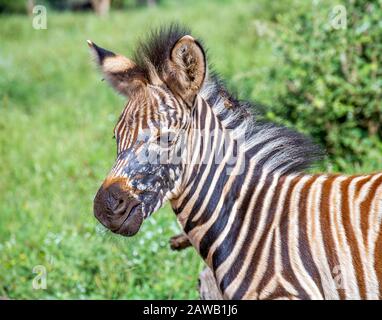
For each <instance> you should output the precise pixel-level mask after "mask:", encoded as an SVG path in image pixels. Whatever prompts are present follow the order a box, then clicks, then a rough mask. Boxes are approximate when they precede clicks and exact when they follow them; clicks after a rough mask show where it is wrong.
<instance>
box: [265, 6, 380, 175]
mask: <svg viewBox="0 0 382 320" xmlns="http://www.w3.org/2000/svg"><path fill="white" fill-rule="evenodd" d="M381 7H382V1H381V0H379V1H365V0H353V1H349V2H347V4H346V6H345V8H346V11H347V25H345V28H344V29H342V28H339V29H338V28H336V25H334V23H335V22H336V21H335V19H339V18H340V17H339V16H336V17H333V16H331V15H330V13H331V11H333V6H327V5H325V3H323V2H322V1H316V2H315V4H313V5H312V7H311V9H310V10H304V11H298V10H297V11H296V13H293V12H291V13H290V14H288V15H283V16H280V17H279V22H280V23H281V24H283V25H288V26H289V27H290V28H289V29H288V30H287V31H285V30H283V32H280V33H278V34H277V37H275V41H276V42H277V44H278V48H279V50H280V53H281V56H282V59H283V63H282V66H281V67H280V66H278V67H277V68H274V69H273V70H272V72H273V75H274V78H275V81H279V82H280V83H283V84H285V88H284V90H283V91H281V92H279V93H278V95H277V96H276V99H275V104H274V105H273V109H272V110H270V111H269V113H268V117H270V118H272V119H276V120H279V121H284V122H285V120H287V121H288V122H289V123H290V124H292V125H293V126H295V127H297V128H298V129H300V130H303V131H304V132H307V133H309V134H311V135H313V136H314V137H315V138H316V140H317V141H318V142H320V143H321V144H322V145H324V146H325V147H326V149H327V151H328V153H329V155H330V157H331V160H332V161H333V162H334V164H335V165H336V168H337V169H340V170H344V169H346V167H347V164H348V163H351V162H353V163H358V164H359V165H363V164H365V163H367V162H369V163H370V162H371V163H373V164H374V166H375V167H376V168H377V167H378V165H379V166H380V165H381V163H382V162H381V153H382V142H381V137H382V22H381V21H382V10H381ZM333 25H334V27H333Z"/></svg>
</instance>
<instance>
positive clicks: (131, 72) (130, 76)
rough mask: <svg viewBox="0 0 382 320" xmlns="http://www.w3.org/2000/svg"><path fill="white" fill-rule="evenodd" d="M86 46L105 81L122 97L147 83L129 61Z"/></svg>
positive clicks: (111, 53)
mask: <svg viewBox="0 0 382 320" xmlns="http://www.w3.org/2000/svg"><path fill="white" fill-rule="evenodd" d="M87 42H88V45H89V47H90V49H91V51H92V54H93V56H94V58H95V60H96V63H97V64H98V66H99V67H100V69H101V72H102V74H103V75H104V77H105V79H106V80H108V82H109V83H110V84H111V86H112V87H113V88H114V89H115V90H117V91H118V92H119V93H121V94H122V95H125V96H128V97H130V96H131V95H133V94H134V92H136V91H137V90H138V89H139V88H140V87H142V86H143V85H145V84H146V83H147V81H146V79H145V76H144V73H143V72H142V71H141V70H140V69H139V68H138V66H137V65H136V64H135V63H134V62H133V61H131V60H130V59H128V58H126V57H124V56H122V55H119V54H115V53H114V52H111V51H109V50H106V49H103V48H101V47H99V46H97V45H96V44H95V43H94V42H92V41H90V40H88V41H87Z"/></svg>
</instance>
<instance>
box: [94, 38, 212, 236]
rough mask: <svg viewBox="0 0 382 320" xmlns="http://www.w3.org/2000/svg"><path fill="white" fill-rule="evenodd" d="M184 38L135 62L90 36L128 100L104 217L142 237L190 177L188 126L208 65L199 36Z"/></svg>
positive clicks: (101, 207) (144, 50) (101, 196)
mask: <svg viewBox="0 0 382 320" xmlns="http://www.w3.org/2000/svg"><path fill="white" fill-rule="evenodd" d="M159 33H160V32H159ZM176 35H177V33H176V32H173V37H172V39H167V42H166V43H163V44H159V46H163V48H162V50H159V51H158V52H155V50H151V49H150V48H149V47H148V46H147V44H146V45H142V46H141V47H140V48H139V49H138V50H137V53H136V56H135V58H134V60H135V62H133V61H132V60H130V59H128V58H126V57H124V56H122V55H118V54H115V53H113V52H111V51H108V50H105V49H102V48H100V47H98V46H97V45H95V44H94V43H93V42H91V41H88V44H89V46H90V48H91V50H92V53H93V55H94V56H95V60H96V62H97V63H98V65H99V67H100V69H101V72H102V73H103V76H104V78H105V79H106V80H108V82H109V83H110V84H111V86H112V87H114V89H116V91H118V92H119V93H120V94H122V95H124V96H126V97H127V98H128V102H127V105H126V107H125V108H124V110H123V112H122V114H121V116H120V118H119V120H118V122H117V124H116V126H115V128H114V136H115V139H116V142H117V158H116V161H115V163H114V165H113V167H112V169H111V171H110V173H109V174H108V176H107V177H106V179H105V181H104V182H103V184H102V185H101V187H100V188H99V190H98V192H97V194H96V196H95V199H94V214H95V216H96V218H97V219H98V220H99V221H100V222H101V223H102V224H103V225H104V226H106V227H107V228H108V229H110V230H111V231H113V232H115V233H118V234H121V235H124V236H132V235H134V234H136V233H137V232H138V230H139V228H140V226H141V224H142V222H143V220H144V219H145V218H147V217H148V216H150V215H151V214H152V213H153V212H154V211H156V210H158V209H159V208H160V207H161V206H162V204H163V203H164V202H165V201H166V200H169V199H172V198H173V197H175V196H176V195H177V193H178V190H179V187H180V185H181V182H182V172H183V169H184V158H185V156H186V154H187V150H185V146H186V140H187V131H188V130H189V128H190V123H191V114H192V110H193V105H194V103H195V100H196V97H197V94H198V92H199V90H200V88H201V87H202V85H203V82H204V78H205V74H206V63H205V55H204V52H203V49H202V47H201V46H200V45H199V43H198V42H197V41H196V40H195V39H194V38H193V37H191V36H190V35H184V33H183V34H178V36H176ZM158 38H159V40H158ZM156 39H157V41H160V34H159V35H157V37H156ZM155 46H156V47H158V43H156V44H155ZM153 51H154V52H153Z"/></svg>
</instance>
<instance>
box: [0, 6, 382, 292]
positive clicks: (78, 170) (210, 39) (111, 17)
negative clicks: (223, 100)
mask: <svg viewBox="0 0 382 320" xmlns="http://www.w3.org/2000/svg"><path fill="white" fill-rule="evenodd" d="M78 2H81V3H85V2H86V1H78ZM78 2H77V3H78ZM25 3H26V1H4V0H0V297H3V298H10V299H16V298H22V299H31V298H37V299H45V298H48V299H63V298H68V299H84V298H91V299H100V298H106V299H160V298H162V299H167V298H177V299H187V298H197V296H198V295H197V290H196V289H197V277H198V273H199V271H200V270H201V268H202V267H203V264H202V262H201V259H200V258H199V257H198V255H197V254H196V253H195V252H194V251H193V250H192V249H189V250H185V251H183V252H171V251H170V249H169V246H168V239H169V237H170V236H172V235H174V234H175V233H177V232H179V231H180V230H179V228H178V226H177V223H176V221H175V216H174V215H173V214H172V212H171V209H170V208H169V207H168V206H167V207H165V208H164V209H161V210H160V211H159V212H157V213H155V214H154V215H153V216H152V218H151V219H149V220H148V221H146V222H145V223H144V225H143V227H142V229H141V231H140V232H139V234H138V235H137V236H135V237H134V238H122V237H118V236H114V235H111V234H110V233H109V232H105V231H104V230H103V229H102V228H100V227H99V226H98V225H97V222H96V220H95V219H94V218H93V214H92V200H93V197H94V195H95V192H96V191H97V189H98V187H99V186H100V184H101V183H102V181H103V179H104V178H105V176H106V174H107V173H108V171H109V169H110V168H111V166H112V164H113V161H114V157H115V141H114V140H112V136H113V133H112V130H113V127H114V124H115V122H116V121H117V118H118V116H119V114H120V112H121V111H122V109H123V106H124V99H123V98H121V97H119V96H118V95H117V94H115V93H114V92H113V91H112V89H111V88H109V87H108V86H107V85H106V83H104V82H102V81H101V75H100V74H98V73H97V71H96V69H95V67H94V65H93V64H92V62H91V59H90V55H89V52H88V48H87V45H86V39H91V40H93V41H94V42H96V43H97V44H99V45H101V46H103V47H105V48H108V49H111V50H113V51H116V52H120V53H124V54H126V55H128V54H129V53H130V52H131V51H132V49H133V48H134V43H135V42H136V41H137V40H138V39H139V38H140V37H144V36H145V35H146V34H147V32H148V30H150V29H151V28H153V27H156V26H159V25H162V24H165V23H168V22H172V21H178V22H180V23H183V24H186V25H188V26H190V27H191V28H192V30H193V31H194V35H195V36H197V37H201V38H202V39H203V40H204V42H205V44H206V46H207V48H208V53H209V61H210V62H212V64H213V67H214V68H215V69H216V70H217V71H218V72H219V73H220V74H221V75H222V76H223V78H224V79H226V82H227V85H228V87H229V88H230V89H231V90H233V91H234V92H237V94H238V95H239V97H240V98H241V99H250V100H253V101H256V102H257V103H258V105H259V107H258V109H259V112H260V117H264V118H267V119H270V120H272V121H276V122H281V123H284V124H286V125H288V126H291V127H296V128H297V129H298V130H300V131H303V132H305V133H307V134H310V135H312V136H313V138H314V139H315V140H316V141H317V143H319V144H321V145H322V146H323V147H324V148H325V149H326V150H327V151H328V157H327V159H326V160H325V161H324V162H323V163H321V164H320V166H319V168H318V169H319V170H326V171H331V172H333V171H342V172H346V173H354V172H368V171H376V170H381V169H382V161H381V159H382V142H381V141H382V138H381V137H382V132H381V131H382V129H381V124H382V106H381V101H382V96H381V94H382V66H381V61H382V58H381V53H382V47H381V46H382V31H381V30H382V22H381V21H382V1H381V0H378V1H360V0H354V1H351V0H349V1H343V2H342V3H341V2H338V3H337V4H342V5H344V7H345V9H346V14H347V15H346V16H347V23H346V26H345V28H342V27H340V28H338V26H337V27H336V25H333V23H334V22H335V21H336V19H339V18H341V17H340V16H338V12H337V11H336V8H334V5H333V4H332V3H331V1H329V0H315V1H307V0H283V1H269V0H253V1H249V0H235V1H234V0H232V1H228V0H224V1H218V0H211V1H202V0H184V1H175V0H172V1H171V0H162V1H122V0H120V1H112V6H111V10H110V12H109V13H108V14H105V15H103V16H100V15H96V14H94V12H93V11H92V10H90V9H89V10H84V9H86V8H87V7H86V5H83V6H82V4H81V6H74V5H73V4H75V3H76V1H74V0H73V1H43V2H41V3H42V4H44V5H47V8H48V10H47V14H48V15H47V29H46V30H44V29H43V30H36V29H34V28H33V27H32V21H33V18H34V15H33V14H32V15H29V16H28V15H27V14H25V13H24V12H25V11H26V9H25V8H26V5H25ZM36 3H37V4H38V3H40V2H39V1H35V4H36ZM88 7H89V6H88ZM89 8H90V7H89ZM74 9H76V10H74ZM337 9H338V8H337ZM39 265H40V266H44V267H45V268H46V270H47V288H46V289H44V290H42V289H40V290H36V289H33V287H32V281H33V279H34V278H35V277H36V273H34V269H33V268H34V267H35V266H39ZM35 271H36V270H35Z"/></svg>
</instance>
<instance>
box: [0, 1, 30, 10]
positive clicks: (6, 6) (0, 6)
mask: <svg viewBox="0 0 382 320" xmlns="http://www.w3.org/2000/svg"><path fill="white" fill-rule="evenodd" d="M26 11H27V5H26V0H12V1H9V0H0V13H26Z"/></svg>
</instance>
